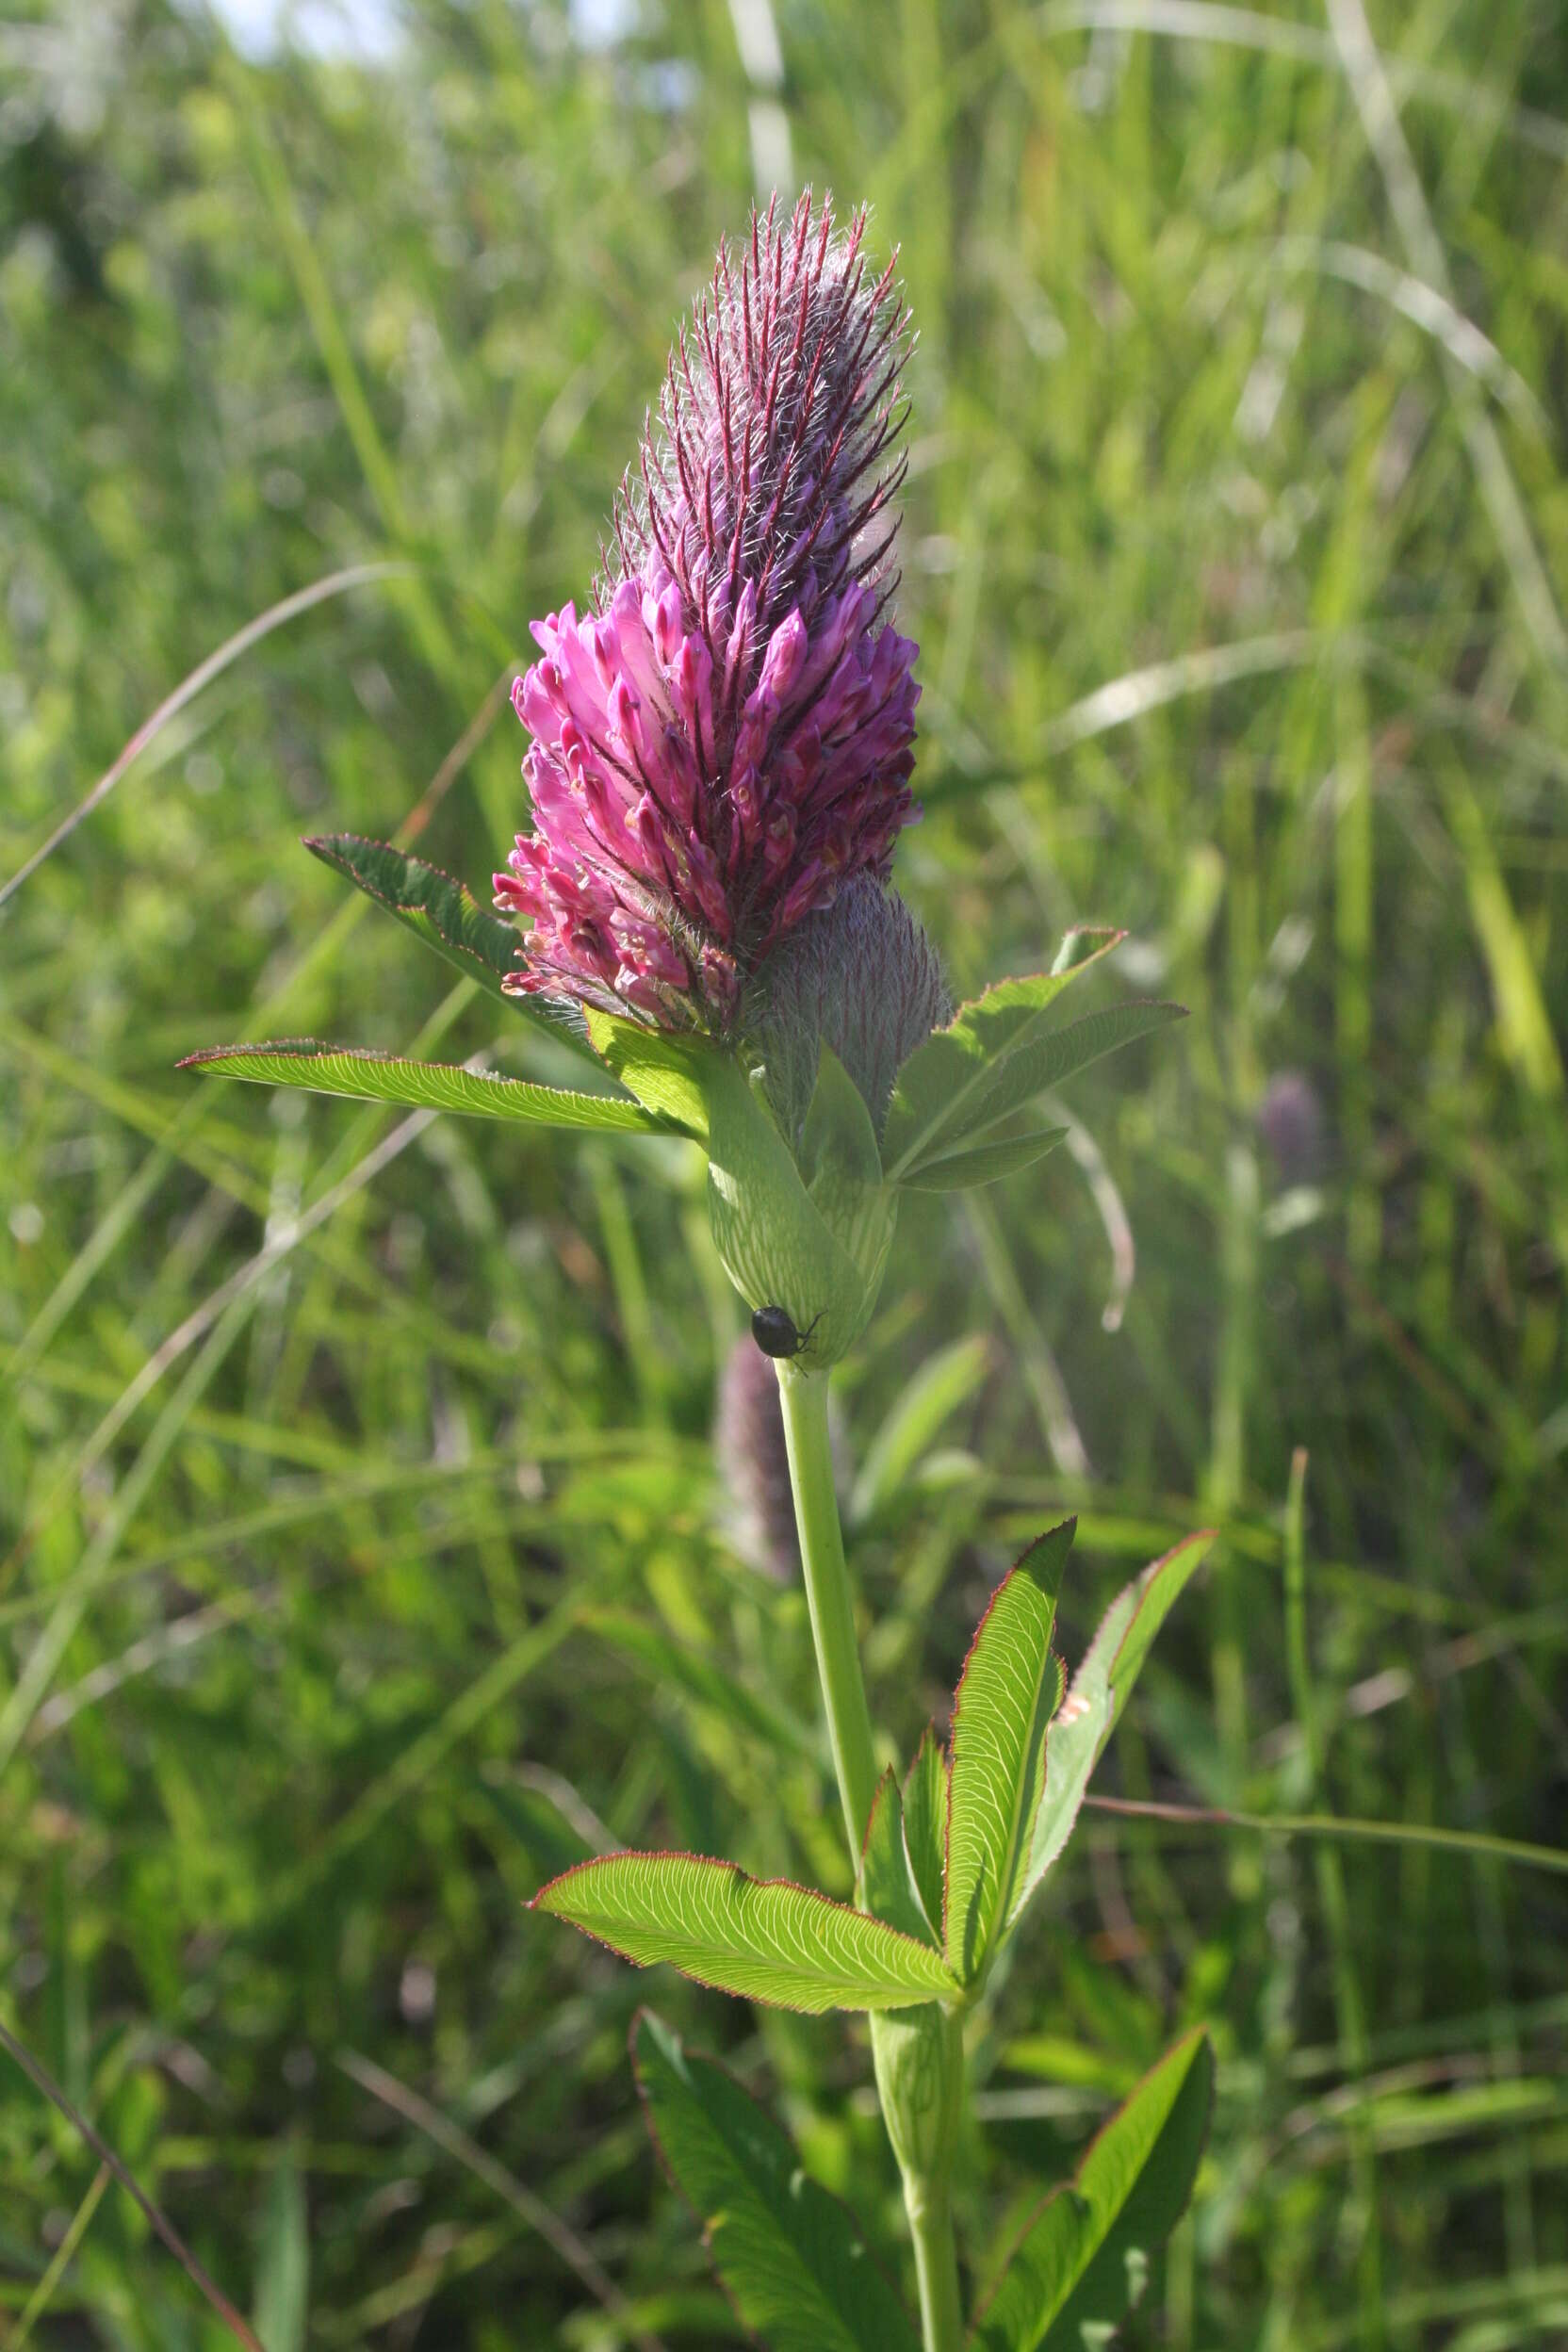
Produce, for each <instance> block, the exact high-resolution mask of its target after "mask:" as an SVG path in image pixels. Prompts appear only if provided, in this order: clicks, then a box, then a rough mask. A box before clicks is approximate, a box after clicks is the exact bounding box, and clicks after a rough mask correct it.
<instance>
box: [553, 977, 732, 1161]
mask: <svg viewBox="0 0 1568 2352" xmlns="http://www.w3.org/2000/svg"><path fill="white" fill-rule="evenodd" d="M584 1018H585V1020H586V1021H587V1025H588V1035H589V1037H590V1038H591V1040H592V1042H593V1045H594V1050H595V1052H596V1054H598V1056H599V1058H600V1060H601V1061H602V1062H603V1063H604V1064H605V1066H606V1067H607V1068H608V1069H610V1070H613V1072H614V1074H615V1076H616V1077H617V1078H618V1079H619V1080H620V1082H621V1084H622V1086H625V1087H626V1089H627V1091H628V1092H629V1094H634V1095H635V1096H636V1097H637V1100H638V1102H639V1103H644V1104H645V1106H646V1107H647V1109H649V1110H650V1111H653V1112H655V1113H656V1114H657V1115H658V1117H659V1118H661V1119H671V1120H673V1121H674V1122H675V1124H676V1125H677V1126H678V1127H680V1128H683V1129H684V1130H685V1132H686V1134H687V1135H692V1136H694V1137H695V1139H696V1141H697V1142H698V1143H706V1142H707V1140H708V1091H709V1083H710V1078H711V1070H712V1068H713V1066H714V1065H715V1064H716V1063H717V1062H719V1061H720V1060H723V1061H728V1059H729V1058H730V1057H729V1056H728V1055H727V1054H723V1053H722V1050H721V1049H720V1048H719V1047H717V1046H713V1045H711V1044H709V1042H708V1041H707V1039H706V1038H703V1037H673V1036H672V1035H671V1034H670V1032H669V1031H668V1030H667V1029H649V1028H646V1027H645V1025H644V1023H643V1022H642V1021H626V1020H623V1019H622V1017H621V1016H620V1015H619V1014H618V1013H602V1012H598V1011H596V1010H595V1009H594V1007H592V1006H590V1007H589V1010H588V1012H587V1013H586V1015H585V1016H584Z"/></svg>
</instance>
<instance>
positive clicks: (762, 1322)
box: [751, 1307, 826, 1357]
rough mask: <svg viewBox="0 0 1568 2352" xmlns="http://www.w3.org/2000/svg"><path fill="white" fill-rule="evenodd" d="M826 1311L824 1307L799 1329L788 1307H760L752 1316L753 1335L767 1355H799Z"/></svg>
mask: <svg viewBox="0 0 1568 2352" xmlns="http://www.w3.org/2000/svg"><path fill="white" fill-rule="evenodd" d="M825 1313H826V1309H825V1308H824V1309H823V1310H822V1311H821V1313H819V1314H817V1315H813V1316H812V1317H811V1320H810V1321H809V1323H808V1325H807V1326H806V1329H805V1330H804V1331H796V1329H795V1324H794V1317H793V1315H791V1313H790V1311H789V1309H788V1307H759V1308H758V1310H757V1312H756V1314H755V1315H753V1316H752V1318H751V1335H752V1337H753V1339H754V1340H755V1341H756V1342H757V1345H758V1346H759V1348H760V1349H761V1350H762V1353H763V1354H764V1355H765V1356H785V1357H788V1356H798V1355H799V1354H800V1352H801V1349H802V1348H805V1347H806V1346H807V1344H808V1342H809V1339H810V1337H811V1333H812V1332H813V1331H815V1330H816V1328H817V1325H818V1324H819V1323H820V1322H821V1321H822V1318H823V1315H824V1314H825Z"/></svg>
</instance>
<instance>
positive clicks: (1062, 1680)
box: [942, 933, 1126, 1991]
mask: <svg viewBox="0 0 1568 2352" xmlns="http://www.w3.org/2000/svg"><path fill="white" fill-rule="evenodd" d="M1122 936H1123V937H1124V938H1125V936H1126V935H1125V933H1123V935H1122ZM1064 1527H1066V1528H1068V1529H1070V1534H1069V1537H1068V1548H1069V1550H1070V1549H1071V1547H1072V1544H1073V1541H1074V1539H1075V1538H1076V1536H1077V1533H1078V1514H1077V1512H1076V1511H1070V1512H1069V1514H1068V1516H1067V1517H1066V1518H1065V1519H1059V1520H1058V1521H1057V1523H1056V1525H1055V1526H1054V1527H1046V1528H1045V1529H1044V1530H1043V1531H1042V1532H1041V1533H1040V1534H1039V1535H1037V1536H1036V1537H1035V1539H1034V1541H1033V1543H1030V1544H1025V1545H1024V1547H1023V1549H1022V1551H1021V1552H1020V1554H1019V1556H1018V1558H1017V1560H1014V1562H1013V1564H1012V1566H1011V1567H1010V1568H1009V1569H1008V1571H1007V1573H1006V1575H1005V1576H1003V1577H1002V1578H1001V1579H1000V1580H999V1581H998V1583H997V1585H996V1588H995V1590H994V1592H993V1593H991V1596H990V1599H989V1600H988V1602H987V1603H986V1606H985V1608H984V1609H983V1610H982V1611H981V1614H980V1622H979V1624H978V1625H976V1626H975V1628H974V1632H973V1635H972V1639H971V1641H970V1645H969V1648H968V1649H967V1650H966V1651H965V1652H964V1662H963V1664H962V1666H960V1668H959V1669H958V1679H957V1681H956V1684H955V1685H954V1690H953V1721H952V1723H951V1725H950V1727H949V1730H948V1735H947V1774H946V1778H947V1821H946V1822H945V1824H944V1829H943V1837H942V1956H943V1958H944V1959H945V1958H946V1955H947V1951H948V1911H949V1908H950V1903H951V1887H952V1872H951V1869H950V1865H951V1863H952V1859H953V1767H954V1764H955V1762H956V1759H957V1754H958V1710H959V1707H961V1705H962V1703H963V1696H964V1684H965V1682H966V1681H967V1680H968V1678H969V1670H970V1667H971V1665H972V1663H973V1659H974V1653H975V1651H976V1650H977V1649H978V1648H979V1646H980V1637H981V1635H982V1634H983V1633H984V1632H985V1630H986V1626H987V1625H988V1622H989V1619H990V1614H991V1611H992V1609H994V1608H995V1607H996V1605H997V1603H998V1601H999V1600H1000V1599H1001V1598H1002V1595H1003V1593H1005V1591H1006V1589H1007V1587H1008V1586H1009V1585H1010V1584H1011V1582H1012V1580H1013V1578H1014V1577H1015V1576H1017V1575H1018V1573H1019V1570H1020V1569H1021V1567H1022V1565H1023V1563H1024V1561H1025V1560H1027V1559H1028V1557H1029V1555H1030V1553H1031V1552H1033V1551H1034V1550H1035V1549H1036V1548H1037V1545H1039V1544H1045V1543H1049V1541H1050V1539H1051V1538H1052V1536H1054V1535H1060V1534H1061V1532H1062V1530H1063V1528H1064ZM1046 1655H1047V1658H1048V1659H1049V1658H1054V1660H1055V1663H1056V1703H1057V1706H1058V1707H1059V1706H1060V1704H1061V1701H1062V1697H1063V1694H1064V1692H1065V1691H1066V1689H1067V1668H1066V1665H1065V1663H1064V1661H1063V1658H1062V1656H1061V1653H1060V1652H1059V1651H1058V1650H1055V1649H1051V1650H1048V1651H1047V1653H1046ZM1053 1711H1054V1710H1053ZM1044 1795H1045V1772H1044V1769H1043V1759H1042V1769H1041V1772H1040V1800H1043V1798H1044ZM1038 1809H1039V1801H1037V1805H1036V1812H1037V1811H1038ZM1034 1834H1035V1823H1034V1817H1033V1816H1031V1818H1030V1821H1029V1827H1028V1835H1029V1837H1031V1838H1032V1837H1033V1836H1034ZM1006 1932H1007V1921H1006V1919H1005V1918H1004V1917H1002V1916H1001V1915H1000V1914H999V1923H998V1927H997V1929H996V1930H995V1931H993V1933H992V1936H991V1950H992V1951H994V1950H995V1949H996V1947H997V1945H998V1944H999V1943H1000V1942H1001V1939H1002V1937H1003V1936H1005V1934H1006ZM949 1967H950V1968H951V1963H949ZM983 1978H984V1968H982V1970H981V1981H983ZM955 1981H956V1982H958V1983H962V1979H956V1980H955ZM965 1989H966V1990H971V1991H972V1989H973V1987H972V1986H966V1988H965Z"/></svg>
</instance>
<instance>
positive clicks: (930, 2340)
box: [778, 1363, 964, 2352]
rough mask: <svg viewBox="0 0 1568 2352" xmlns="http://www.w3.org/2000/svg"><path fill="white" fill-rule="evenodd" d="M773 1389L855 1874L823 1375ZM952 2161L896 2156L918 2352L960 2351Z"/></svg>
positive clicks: (895, 2135)
mask: <svg viewBox="0 0 1568 2352" xmlns="http://www.w3.org/2000/svg"><path fill="white" fill-rule="evenodd" d="M778 1390H779V1397H780V1401H781V1403H782V1406H783V1411H784V1442H785V1446H786V1447H787V1449H788V1452H789V1457H790V1485H791V1488H792V1492H793V1495H794V1504H795V1526H796V1528H797V1529H798V1531H799V1535H800V1559H801V1566H802V1568H803V1570H804V1572H805V1576H806V1605H807V1608H808V1609H809V1611H810V1616H811V1638H812V1641H813V1642H815V1644H816V1652H817V1673H818V1675H819V1677H820V1679H821V1682H822V1693H823V1704H824V1706H825V1709H826V1714H827V1736H828V1740H829V1742H830V1743H831V1746H832V1750H833V1769H834V1771H835V1772H836V1773H837V1775H838V1781H839V1798H840V1802H841V1805H842V1806H843V1812H844V1834H845V1836H846V1838H847V1839H848V1841H849V1855H850V1864H851V1867H852V1869H853V1870H854V1871H855V1874H856V1877H857V1879H858V1877H859V1871H860V1847H861V1842H862V1840H863V1838H864V1837H865V1832H866V1823H867V1821H869V1820H870V1818H871V1807H872V1799H873V1798H874V1795H875V1793H876V1751H875V1748H874V1744H873V1740H872V1729H871V1715H870V1712H869V1710H868V1708H867V1707H866V1686H865V1682H864V1680H863V1678H862V1676H861V1673H860V1652H859V1646H858V1642H856V1638H855V1606H854V1600H853V1597H852V1595H851V1593H850V1585H849V1571H848V1568H847V1567H846V1566H845V1563H844V1541H843V1533H842V1530H841V1527H840V1525H839V1497H838V1493H837V1490H836V1489H835V1486H834V1483H833V1453H832V1447H831V1445H830V1442H829V1438H828V1429H827V1375H826V1373H825V1372H803V1371H801V1370H799V1369H797V1368H796V1367H795V1366H794V1365H793V1364H788V1363H782V1364H779V1366H778ZM914 2014H921V2013H914ZM934 2016H939V2017H940V2023H939V2028H938V2031H939V2035H940V2039H941V2048H942V2050H943V2053H944V2058H943V2066H942V2068H941V2071H942V2072H944V2073H945V2072H947V2071H948V2070H949V2069H952V2070H953V2071H954V2083H953V2087H952V2095H951V2097H949V2098H947V2099H945V2101H944V2104H945V2109H946V2112H947V2114H948V2115H949V2118H950V2120H952V2121H956V2114H957V2108H956V2099H957V2096H958V2092H959V2089H960V2088H961V2082H962V2069H963V2048H962V2041H961V2038H959V2031H958V2025H957V2020H956V2018H955V2017H949V2016H941V2014H940V2013H939V2012H936V2013H934ZM872 2022H873V2027H874V2028H875V2027H876V2026H877V2025H879V2024H881V2023H882V2022H883V2020H881V2019H878V2018H874V2019H873V2020H872ZM877 2088H878V2095H879V2096H881V2097H882V2099H883V2112H884V2120H885V2121H886V2122H887V2125H888V2131H889V2136H890V2139H891V2141H892V2144H893V2148H894V2152H895V2154H897V2153H898V2151H899V2149H900V2148H901V2146H902V2147H905V2148H908V2147H909V2145H910V2144H909V2142H907V2140H904V2139H902V2138H901V2131H900V2125H899V2119H898V2118H897V2117H895V2116H893V2115H889V2114H888V2113H887V2099H886V2096H885V2095H884V2092H883V2084H882V2082H881V2067H880V2066H879V2067H878V2085H877ZM951 2168H952V2156H951V2138H950V2136H948V2138H947V2145H946V2146H945V2147H944V2148H942V2150H941V2153H940V2155H939V2159H938V2162H937V2164H936V2165H935V2166H934V2167H927V2168H924V2169H922V2170H919V2171H917V2170H916V2169H915V2168H914V2166H913V2165H912V2164H906V2163H905V2162H904V2160H903V2157H902V2156H900V2162H899V2169H900V2171H901V2173H902V2174H903V2179H904V2205H905V2211H906V2212H907V2214H908V2216H909V2233H910V2236H911V2238H912V2239H913V2241H914V2249H915V2273H916V2277H917V2278H918V2279H919V2282H920V2311H921V2335H922V2341H923V2345H924V2352H959V2347H960V2345H961V2344H962V2342H963V2333H964V2319H963V2306H962V2303H961V2301H960V2298H959V2292H958V2254H957V2246H956V2242H955V2239H954V2234H953V2208H952V2201H951V2197H950V2195H949V2183H950V2179H951Z"/></svg>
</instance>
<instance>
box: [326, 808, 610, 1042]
mask: <svg viewBox="0 0 1568 2352" xmlns="http://www.w3.org/2000/svg"><path fill="white" fill-rule="evenodd" d="M304 846H305V848H306V849H308V850H309V852H310V854H311V856H312V857H313V858H320V860H321V862H322V864H323V865H325V866H331V867H332V869H333V871H334V873H335V874H345V875H347V877H348V879H349V880H350V881H351V882H352V883H355V884H357V886H358V887H359V889H360V890H364V891H365V892H366V893H367V894H368V896H369V897H371V898H373V899H374V900H375V901H376V903H377V905H378V906H381V907H385V908H386V910H387V912H388V913H389V914H392V915H396V917H397V919H398V921H399V922H400V923H402V924H404V925H405V927H406V928H407V929H408V930H410V931H413V932H415V933H416V934H417V937H418V938H420V939H423V940H424V942H425V944H426V946H427V947H433V948H434V950H435V952H436V954H437V955H438V956H445V958H446V960H447V962H448V963H449V964H453V965H455V966H456V968H457V970H458V971H459V972H462V973H463V974H464V976H465V977H466V979H469V980H477V981H478V982H479V983H480V986H481V987H482V988H487V989H488V990H489V992H490V994H491V995H492V996H494V997H498V998H499V999H500V1000H501V1002H502V1003H503V1004H505V1005H510V1006H511V1008H512V1010H513V1011H514V1012H515V1013H520V1014H521V1015H522V1017H523V1019H524V1020H525V1021H532V1022H533V1023H534V1024H535V1025H536V1026H537V1027H539V1028H541V1029H544V1030H547V1032H548V1034H549V1035H550V1036H551V1037H554V1038H556V1039H557V1040H558V1041H559V1042H560V1043H561V1044H563V1045H569V1046H571V1047H572V1049H573V1051H574V1052H576V1053H579V1054H583V1055H585V1056H588V1057H589V1058H591V1053H590V1048H589V1046H588V1042H587V1040H586V1038H585V1037H583V1035H582V1031H581V1028H580V1025H579V1022H578V1021H577V1020H576V1018H575V1017H574V1016H573V1015H572V1014H570V1013H568V1012H567V1011H566V1010H565V1008H564V1007H563V1008H561V1009H560V1010H555V1009H554V1008H552V1007H551V1006H550V1005H549V1004H548V1003H547V1002H546V1001H544V1000H542V999H539V998H535V997H528V996H515V995H511V994H509V993H507V991H506V990H504V989H503V988H502V987H501V982H502V981H503V980H504V979H506V977H507V976H508V974H509V973H512V972H515V971H516V970H517V950H518V948H519V946H520V945H521V940H520V938H519V935H518V933H517V930H516V928H515V925H514V924H512V923H508V922H506V921H505V920H504V918H503V917H501V916H500V915H495V914H491V913H490V912H489V910H488V909H487V908H485V907H482V906H481V905H480V903H479V901H478V900H477V899H476V898H475V896H474V894H473V892H472V891H471V890H469V889H468V888H467V886H466V884H465V883H462V882H459V881H458V880H457V878H456V876H455V875H453V874H444V873H443V872H442V870H441V868H440V867H439V866H429V865H426V863H425V862H424V860H423V858H411V857H410V856H409V855H408V852H407V851H406V850H402V849H394V848H393V846H392V844H391V842H390V841H366V840H365V839H363V838H362V836H361V835H359V834H357V833H325V834H313V835H311V836H310V838H309V839H308V840H307V841H305V844H304Z"/></svg>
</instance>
